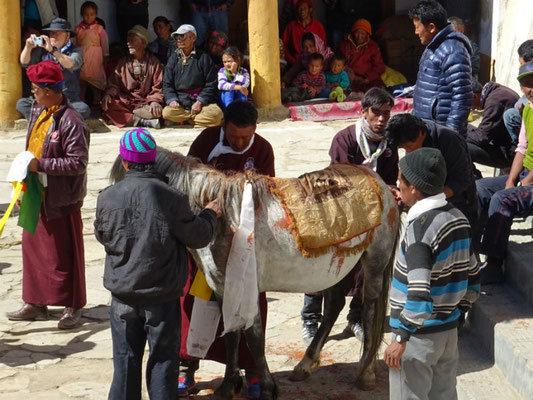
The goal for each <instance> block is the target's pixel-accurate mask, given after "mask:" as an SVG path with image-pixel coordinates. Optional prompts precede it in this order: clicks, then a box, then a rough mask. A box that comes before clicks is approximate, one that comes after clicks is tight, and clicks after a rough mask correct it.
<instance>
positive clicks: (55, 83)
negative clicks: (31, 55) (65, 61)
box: [26, 60, 65, 89]
mask: <svg viewBox="0 0 533 400" xmlns="http://www.w3.org/2000/svg"><path fill="white" fill-rule="evenodd" d="M26 74H27V75H28V79H29V80H30V82H32V83H37V84H38V85H40V86H44V87H49V88H51V89H60V88H63V86H64V85H65V82H64V78H63V71H61V67H60V66H59V64H58V63H56V62H55V61H52V60H46V61H41V62H40V63H38V64H35V65H30V66H29V67H28V69H27V70H26Z"/></svg>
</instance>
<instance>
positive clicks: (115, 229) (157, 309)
mask: <svg viewBox="0 0 533 400" xmlns="http://www.w3.org/2000/svg"><path fill="white" fill-rule="evenodd" d="M156 153H157V147H156V142H155V139H154V138H153V136H152V135H150V133H149V132H148V131H147V130H145V129H141V128H136V129H131V130H128V131H126V133H125V134H124V135H123V136H122V139H121V140H120V156H121V158H122V165H123V167H124V169H125V170H126V171H127V172H126V176H125V178H124V179H123V180H121V181H120V182H117V183H115V184H114V185H112V186H109V187H108V188H106V189H104V190H103V191H102V192H101V193H100V195H99V196H98V200H97V205H96V219H95V221H94V231H95V235H96V238H97V239H98V241H99V242H100V243H102V244H103V245H104V247H105V250H106V253H107V256H106V261H105V271H104V286H105V287H106V288H107V289H108V290H109V291H110V292H111V294H112V300H111V310H110V324H111V336H112V339H113V364H114V367H115V371H114V374H113V382H112V384H111V389H110V392H109V399H110V400H117V399H124V400H127V399H140V398H141V376H142V364H143V363H142V358H143V354H144V347H145V344H146V341H147V340H148V343H149V344H150V355H149V358H148V363H147V366H146V375H147V390H148V394H149V396H150V399H173V398H175V396H176V391H177V389H178V363H179V347H180V341H179V337H180V336H179V335H180V313H179V310H178V298H179V297H180V296H181V295H182V290H183V286H184V284H185V282H186V279H187V268H188V261H187V250H186V247H190V248H195V249H196V248H201V247H204V246H206V245H207V244H208V243H209V242H210V241H211V239H212V238H213V235H214V232H215V227H216V219H217V217H218V216H220V210H219V209H218V205H217V203H216V201H211V202H210V203H209V204H207V206H206V208H205V209H204V210H202V211H201V212H200V214H198V215H194V214H193V213H192V211H191V208H190V206H189V201H188V199H187V197H186V196H185V195H184V194H183V193H181V192H179V191H178V190H176V189H175V188H173V187H170V186H169V185H168V184H167V183H168V182H167V180H166V179H165V177H164V176H162V175H160V174H159V173H158V171H157V170H156V168H155V161H156Z"/></svg>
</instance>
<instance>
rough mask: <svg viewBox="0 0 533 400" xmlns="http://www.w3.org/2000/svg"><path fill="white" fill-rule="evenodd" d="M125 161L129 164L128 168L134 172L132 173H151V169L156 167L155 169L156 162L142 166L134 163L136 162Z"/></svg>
mask: <svg viewBox="0 0 533 400" xmlns="http://www.w3.org/2000/svg"><path fill="white" fill-rule="evenodd" d="M121 158H122V157H121ZM122 159H123V158H122ZM123 160H124V159H123ZM124 161H126V162H127V163H128V168H129V169H130V170H132V171H139V172H143V171H149V170H151V169H154V167H155V162H149V163H145V164H140V163H134V162H131V161H128V160H124Z"/></svg>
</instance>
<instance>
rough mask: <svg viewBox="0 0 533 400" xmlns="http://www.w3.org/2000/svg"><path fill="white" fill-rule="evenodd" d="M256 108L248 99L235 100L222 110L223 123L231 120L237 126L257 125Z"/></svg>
mask: <svg viewBox="0 0 533 400" xmlns="http://www.w3.org/2000/svg"><path fill="white" fill-rule="evenodd" d="M257 118H258V114H257V110H256V108H255V107H254V106H253V104H252V103H250V102H249V101H243V100H236V101H234V102H232V103H231V104H230V105H229V106H228V107H226V111H225V112H224V123H225V124H227V123H228V122H231V123H232V124H233V125H235V126H238V127H239V128H245V127H247V126H251V125H257Z"/></svg>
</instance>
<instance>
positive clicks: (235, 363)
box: [213, 331, 242, 400]
mask: <svg viewBox="0 0 533 400" xmlns="http://www.w3.org/2000/svg"><path fill="white" fill-rule="evenodd" d="M240 339H241V332H240V331H237V332H228V333H226V334H225V335H224V344H225V345H226V371H225V373H224V380H223V381H222V385H220V386H219V387H218V389H217V390H216V391H215V394H214V395H213V399H216V400H230V399H233V396H234V395H235V394H237V393H239V392H240V391H241V388H242V378H241V375H240V374H239V341H240Z"/></svg>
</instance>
